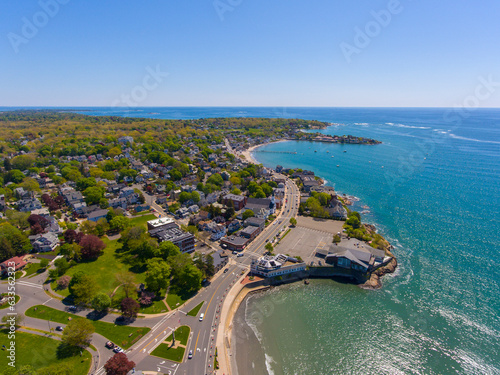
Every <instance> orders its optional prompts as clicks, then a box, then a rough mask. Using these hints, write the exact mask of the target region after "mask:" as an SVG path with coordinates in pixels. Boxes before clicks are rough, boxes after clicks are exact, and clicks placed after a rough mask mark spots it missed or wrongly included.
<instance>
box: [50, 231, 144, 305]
mask: <svg viewBox="0 0 500 375" xmlns="http://www.w3.org/2000/svg"><path fill="white" fill-rule="evenodd" d="M103 242H104V243H105V244H106V245H107V246H106V248H105V249H104V252H103V254H102V255H101V256H100V257H99V258H98V259H97V260H96V261H93V262H87V263H79V264H77V265H76V266H74V267H71V268H70V269H69V270H68V271H67V272H66V275H69V276H73V275H74V274H75V273H76V272H78V271H83V272H85V273H87V274H89V275H90V276H92V277H93V278H94V280H95V281H96V282H97V285H99V287H100V289H101V292H103V293H106V294H111V293H112V292H113V290H114V289H115V288H116V287H117V286H118V282H117V281H116V280H115V276H114V275H115V274H117V273H120V272H130V271H129V268H130V267H129V266H128V265H127V264H125V263H123V262H121V261H120V259H119V256H118V255H117V254H116V253H115V251H116V250H117V249H118V248H119V247H121V244H120V243H119V242H118V241H117V240H114V241H110V240H108V239H107V238H103ZM132 274H133V275H134V276H135V279H136V282H137V283H143V282H144V280H145V275H144V274H137V273H132ZM56 287H57V284H56V282H53V283H52V289H54V290H56ZM56 292H57V293H58V294H60V295H62V296H64V297H67V296H68V295H69V290H68V289H64V290H56Z"/></svg>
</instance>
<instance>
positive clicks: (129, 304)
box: [120, 297, 141, 318]
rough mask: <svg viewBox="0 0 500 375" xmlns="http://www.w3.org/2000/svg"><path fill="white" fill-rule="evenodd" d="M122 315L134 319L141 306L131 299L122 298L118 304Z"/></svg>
mask: <svg viewBox="0 0 500 375" xmlns="http://www.w3.org/2000/svg"><path fill="white" fill-rule="evenodd" d="M120 308H121V310H122V315H123V316H124V317H126V318H136V317H137V313H138V312H139V309H140V308H141V306H140V305H139V303H138V302H137V301H136V300H135V299H133V298H127V297H126V298H124V299H123V300H122V302H121V303H120Z"/></svg>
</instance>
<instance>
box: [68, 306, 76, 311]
mask: <svg viewBox="0 0 500 375" xmlns="http://www.w3.org/2000/svg"><path fill="white" fill-rule="evenodd" d="M68 310H69V311H76V306H68Z"/></svg>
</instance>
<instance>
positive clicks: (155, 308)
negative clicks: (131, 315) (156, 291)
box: [139, 300, 168, 314]
mask: <svg viewBox="0 0 500 375" xmlns="http://www.w3.org/2000/svg"><path fill="white" fill-rule="evenodd" d="M167 311H168V308H167V306H166V305H165V302H163V300H160V301H154V302H153V304H152V305H151V306H148V307H141V309H140V310H139V312H140V313H141V314H160V313H162V312H163V313H164V312H167Z"/></svg>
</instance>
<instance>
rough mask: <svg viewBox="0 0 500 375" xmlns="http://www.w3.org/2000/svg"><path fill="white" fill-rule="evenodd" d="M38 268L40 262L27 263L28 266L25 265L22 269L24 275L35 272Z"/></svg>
mask: <svg viewBox="0 0 500 375" xmlns="http://www.w3.org/2000/svg"><path fill="white" fill-rule="evenodd" d="M39 269H41V267H40V263H29V267H28V266H26V267H25V268H24V270H25V271H26V275H24V277H28V276H31V275H34V274H36V273H37V272H38V270H39Z"/></svg>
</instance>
